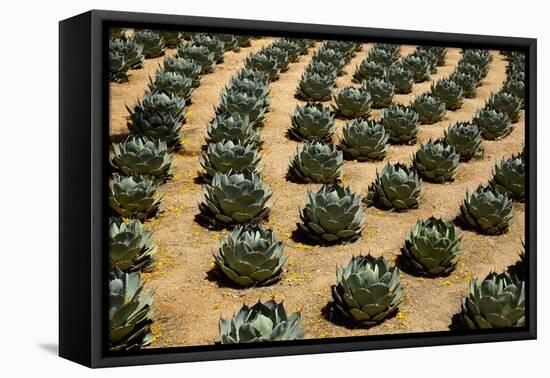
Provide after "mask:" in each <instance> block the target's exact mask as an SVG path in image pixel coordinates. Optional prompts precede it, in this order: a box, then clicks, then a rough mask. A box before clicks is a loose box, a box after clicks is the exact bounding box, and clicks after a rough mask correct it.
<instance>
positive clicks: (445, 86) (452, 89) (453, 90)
mask: <svg viewBox="0 0 550 378" xmlns="http://www.w3.org/2000/svg"><path fill="white" fill-rule="evenodd" d="M431 91H432V96H434V97H437V98H438V99H440V100H441V101H442V102H443V103H445V109H447V110H456V109H458V108H460V107H461V106H462V100H463V99H464V89H463V88H462V86H461V85H460V84H458V83H455V82H454V81H452V80H449V79H441V80H438V81H437V82H436V83H435V84H432V89H431Z"/></svg>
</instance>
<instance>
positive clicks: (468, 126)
mask: <svg viewBox="0 0 550 378" xmlns="http://www.w3.org/2000/svg"><path fill="white" fill-rule="evenodd" d="M445 140H446V141H447V143H448V144H449V145H450V146H453V147H454V148H455V151H456V153H457V154H459V155H460V160H461V161H468V160H470V159H472V158H474V157H475V158H480V157H482V156H483V152H484V151H483V146H482V145H481V143H482V139H481V131H479V127H477V125H476V124H475V123H466V122H458V123H455V124H454V125H452V126H449V128H448V129H447V130H445Z"/></svg>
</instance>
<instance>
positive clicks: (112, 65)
mask: <svg viewBox="0 0 550 378" xmlns="http://www.w3.org/2000/svg"><path fill="white" fill-rule="evenodd" d="M129 69H130V65H129V64H128V62H127V61H126V59H124V56H123V55H122V54H120V53H117V52H113V51H109V81H110V82H113V83H125V82H127V81H128V70H129Z"/></svg>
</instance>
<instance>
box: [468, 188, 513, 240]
mask: <svg viewBox="0 0 550 378" xmlns="http://www.w3.org/2000/svg"><path fill="white" fill-rule="evenodd" d="M460 215H461V219H462V221H463V222H464V223H466V224H468V225H470V226H471V227H472V228H474V229H476V230H477V231H479V232H480V233H482V234H486V235H498V234H502V233H504V232H506V231H507V230H508V226H509V224H510V221H511V220H512V201H511V200H510V199H508V195H507V194H506V193H499V192H498V191H497V190H496V189H494V188H492V187H490V186H487V187H484V186H479V187H478V188H477V189H476V190H475V191H474V192H471V193H470V192H469V191H468V192H466V198H465V199H464V202H463V204H462V205H461V206H460Z"/></svg>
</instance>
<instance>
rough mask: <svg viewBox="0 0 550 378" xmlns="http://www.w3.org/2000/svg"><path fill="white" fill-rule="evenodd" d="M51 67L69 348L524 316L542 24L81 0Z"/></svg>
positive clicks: (128, 356) (531, 272)
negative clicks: (199, 12)
mask: <svg viewBox="0 0 550 378" xmlns="http://www.w3.org/2000/svg"><path fill="white" fill-rule="evenodd" d="M335 22H336V23H337V22H338V21H337V20H335ZM59 69H60V108H59V114H60V276H59V280H60V285H59V287H60V293H59V294H60V308H59V321H60V327H59V329H60V334H59V344H60V349H59V350H60V355H61V356H62V357H65V358H67V359H70V360H73V361H76V362H78V363H81V364H84V365H87V366H90V367H107V366H118V365H137V364H155V363H167V362H184V361H199V360H215V359H228V358H243V357H262V356H276V355H290V354H305V353H325V352H342V351H355V350H369V349H383V348H404V347H414V346H435V345H446V344H457V343H478V342H495V341H506V340H525V339H533V338H536V237H535V236H536V40H534V39H525V38H512V37H497V36H482V35H467V34H447V33H435V32H418V31H406V30H383V29H372V28H355V27H342V26H329V25H311V24H292V23H280V22H267V21H250V20H235V19H221V18H202V17H188V16H175V15H159V14H145V13H125V12H111V11H96V10H94V11H90V12H87V13H84V14H82V15H79V16H75V17H73V18H70V19H67V20H64V21H61V22H60V66H59Z"/></svg>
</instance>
